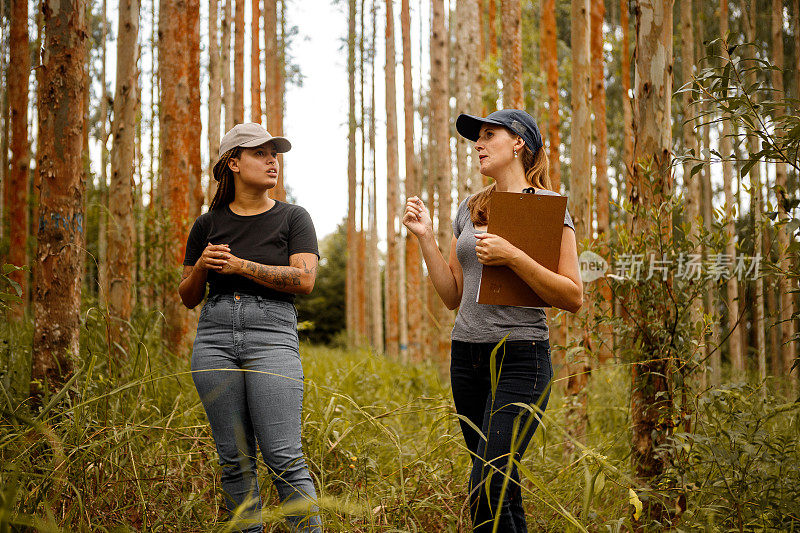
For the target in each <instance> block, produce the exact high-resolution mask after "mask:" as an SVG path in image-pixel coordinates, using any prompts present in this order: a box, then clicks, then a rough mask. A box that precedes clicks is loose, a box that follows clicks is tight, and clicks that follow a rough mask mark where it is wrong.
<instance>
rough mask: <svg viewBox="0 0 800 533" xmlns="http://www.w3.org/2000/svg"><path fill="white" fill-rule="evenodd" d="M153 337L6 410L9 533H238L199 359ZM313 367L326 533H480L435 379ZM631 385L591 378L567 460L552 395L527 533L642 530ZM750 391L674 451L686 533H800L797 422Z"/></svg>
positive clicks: (391, 366) (269, 507)
mask: <svg viewBox="0 0 800 533" xmlns="http://www.w3.org/2000/svg"><path fill="white" fill-rule="evenodd" d="M142 332H143V333H142V337H141V339H142V340H143V343H142V344H140V345H139V347H138V349H136V350H133V351H131V353H129V354H127V359H124V360H110V359H109V358H108V357H106V355H105V354H106V353H107V351H104V350H103V343H104V339H103V337H104V336H103V332H102V328H93V327H89V328H88V329H86V330H85V333H84V336H83V338H82V350H85V353H83V354H82V356H83V361H84V364H83V366H82V367H81V368H80V370H78V372H77V373H76V378H75V379H74V380H73V381H72V382H71V383H70V386H69V393H66V391H65V393H64V394H61V395H58V396H55V397H53V398H50V400H51V401H49V403H47V402H46V403H47V407H45V410H44V411H42V412H41V413H40V414H39V415H38V416H36V417H35V418H33V417H32V416H31V415H29V414H28V415H26V414H25V412H26V410H25V409H24V407H22V406H21V404H20V403H19V402H18V401H15V400H14V397H13V395H9V394H5V397H4V398H2V402H3V404H5V405H4V406H3V407H2V409H3V413H2V419H0V420H1V421H2V424H0V498H1V499H0V530H2V531H6V530H7V529H5V527H7V526H9V525H10V526H11V530H26V529H27V530H30V531H34V530H35V531H145V530H146V531H187V532H188V531H226V530H228V529H227V527H226V524H224V523H223V522H222V521H221V518H222V516H223V513H222V511H221V509H220V504H221V501H222V497H221V492H220V486H219V466H218V464H217V457H216V450H215V448H214V443H213V440H212V438H211V433H210V428H209V426H208V423H207V420H206V417H205V413H204V411H203V408H202V405H201V404H200V402H199V399H198V396H197V393H196V391H195V388H194V385H193V383H192V380H191V376H190V373H189V357H188V355H186V354H184V355H183V356H181V357H176V356H174V355H171V354H169V353H168V352H167V351H164V350H161V349H160V348H158V347H156V345H157V344H158V343H157V342H156V341H154V340H152V339H155V338H156V334H155V333H153V330H148V328H147V327H143V328H142ZM24 337H25V335H22V336H20V337H19V338H18V339H17V341H19V342H20V343H22V342H24ZM150 337H152V339H151V340H150V341H148V340H147V339H148V338H150ZM14 344H15V343H14V342H11V343H10V348H9V349H10V350H11V352H12V353H13V351H14ZM17 346H18V347H19V346H21V344H18V345H17ZM23 352H24V350H22V351H21V352H19V353H23ZM301 353H302V357H303V366H304V371H305V377H306V385H305V403H304V411H303V447H304V450H305V453H306V457H307V461H308V464H309V467H310V470H311V473H312V476H313V477H314V480H315V484H316V486H317V487H318V491H319V495H320V505H321V507H322V512H323V520H324V524H325V530H326V531H340V532H362V531H364V532H367V531H369V532H372V531H420V532H440V531H469V527H468V525H469V517H468V512H467V508H466V506H465V498H466V483H467V476H468V468H469V465H468V455H467V452H466V450H465V447H464V444H463V440H462V437H461V432H460V429H459V426H458V419H457V417H456V415H455V410H454V408H453V404H452V398H451V394H450V390H449V384H448V383H447V378H446V377H443V376H442V375H441V373H440V371H439V369H438V367H436V366H434V365H432V364H428V363H425V364H401V363H398V362H395V361H391V360H388V359H386V358H385V357H383V356H377V355H374V354H371V353H369V352H368V351H366V350H361V351H350V352H348V351H345V350H342V349H335V348H329V347H322V346H312V345H307V344H304V345H302V346H301ZM14 359H15V358H14V357H11V358H9V361H11V363H9V364H12V363H13V361H14ZM6 370H8V369H6ZM110 371H113V373H114V374H117V375H119V376H121V377H119V378H115V379H111V377H110ZM8 376H9V373H8V372H6V373H5V374H4V379H5V380H6V381H5V382H4V384H6V385H7V381H8ZM629 386H630V372H629V367H627V366H625V365H620V364H609V365H607V366H605V367H603V368H599V369H596V370H594V371H593V373H592V376H591V380H590V383H589V387H588V395H589V396H588V397H589V404H588V405H589V430H588V434H587V435H586V441H585V442H586V445H585V447H582V446H579V447H578V451H577V452H576V453H575V454H574V455H572V456H569V457H567V456H565V442H566V439H567V436H566V433H565V432H564V431H563V429H564V428H563V420H564V416H565V401H564V397H563V395H562V393H561V390H562V386H561V385H560V384H558V383H557V384H556V385H555V386H554V387H553V394H552V396H551V400H550V403H549V406H548V408H547V411H546V413H545V417H544V423H543V426H542V427H540V429H539V430H538V431H537V433H536V435H535V437H534V439H533V441H532V442H531V444H530V446H529V448H528V450H527V453H526V454H525V456H524V458H523V460H522V462H521V468H520V471H521V477H522V479H523V487H524V501H525V507H526V510H527V515H528V528H529V530H530V531H553V532H556V531H559V532H561V531H567V530H569V531H611V532H614V531H630V530H632V529H634V527H635V526H636V525H638V523H639V521H640V520H641V517H640V516H638V514H637V513H636V510H637V508H638V506H639V505H640V501H641V499H645V498H647V497H648V495H647V493H646V492H642V491H641V490H640V489H641V487H637V486H636V485H635V483H634V481H633V480H632V479H631V468H630V458H629V457H630V432H629V416H630V415H629V413H630V408H629V407H630V406H629ZM754 391H755V389H751V388H749V387H748V386H746V385H736V386H729V387H725V388H724V389H717V390H715V391H713V392H711V393H707V394H705V395H704V396H703V397H701V398H699V399H698V400H697V401H696V402H695V405H696V407H697V408H698V410H697V411H696V412H695V415H694V416H695V418H696V423H695V425H694V430H693V431H694V432H693V433H691V434H677V435H676V438H675V440H674V442H671V443H668V444H667V445H665V446H664V448H663V453H664V457H666V459H667V464H668V472H667V475H666V476H665V480H668V481H667V482H665V484H664V485H663V487H657V488H656V491H655V492H654V493H652V495H653V497H663V498H665V500H666V501H674V502H676V503H675V505H676V511H675V513H678V514H679V515H680V516H679V519H677V524H678V530H685V531H691V530H699V529H702V530H704V531H726V530H728V529H730V528H734V529H736V530H742V531H745V530H751V529H759V530H770V531H788V530H791V529H792V528H793V529H794V530H800V506H798V504H797V502H798V501H800V492H799V491H800V448H799V447H800V438H798V436H800V421H798V418H800V417H798V415H800V405H798V404H797V403H786V402H785V401H781V400H780V398H779V397H777V396H776V397H774V398H771V399H770V400H769V401H767V402H764V401H761V400H759V399H758V397H759V395H758V394H756V393H755V392H754ZM260 477H261V479H260V481H261V487H262V499H263V501H264V512H263V518H264V521H265V523H266V524H267V529H266V530H267V531H284V530H285V526H284V525H283V522H282V519H281V516H280V507H279V506H278V500H277V497H276V492H275V490H274V488H273V487H272V484H271V483H270V481H269V479H268V475H267V471H266V467H265V466H264V465H263V463H262V464H261V465H260ZM632 488H635V489H637V492H636V493H633V492H632V491H631V489H632ZM637 494H638V495H637ZM21 526H22V527H21ZM24 526H28V527H27V528H26V527H24ZM653 527H655V529H660V527H659V526H657V525H653Z"/></svg>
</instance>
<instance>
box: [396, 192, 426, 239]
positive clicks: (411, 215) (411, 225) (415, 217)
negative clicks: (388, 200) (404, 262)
mask: <svg viewBox="0 0 800 533" xmlns="http://www.w3.org/2000/svg"><path fill="white" fill-rule="evenodd" d="M403 225H404V226H405V227H407V228H408V231H410V232H411V233H413V234H414V235H416V236H417V238H420V237H424V236H425V235H426V234H430V235H432V234H433V221H432V220H431V215H430V213H429V212H428V208H427V207H425V204H424V203H422V200H420V199H419V197H417V196H412V197H411V198H409V199H408V200H406V212H405V214H403Z"/></svg>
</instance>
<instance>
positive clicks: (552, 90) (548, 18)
mask: <svg viewBox="0 0 800 533" xmlns="http://www.w3.org/2000/svg"><path fill="white" fill-rule="evenodd" d="M542 64H543V65H544V72H545V77H546V79H547V117H548V118H547V139H548V160H549V161H550V181H551V182H552V183H553V187H554V188H555V190H556V192H561V153H560V152H561V132H560V129H559V128H560V126H561V119H560V118H559V116H558V106H559V102H558V40H557V39H556V0H544V3H543V4H542Z"/></svg>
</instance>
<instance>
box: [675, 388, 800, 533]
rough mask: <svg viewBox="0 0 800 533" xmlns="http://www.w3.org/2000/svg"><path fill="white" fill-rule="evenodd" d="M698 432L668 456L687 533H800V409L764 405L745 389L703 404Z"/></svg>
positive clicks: (718, 393)
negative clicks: (683, 507) (680, 496)
mask: <svg viewBox="0 0 800 533" xmlns="http://www.w3.org/2000/svg"><path fill="white" fill-rule="evenodd" d="M698 415H699V416H698V417H697V420H698V423H697V426H696V428H695V430H694V432H692V433H677V434H676V435H675V436H674V438H673V439H672V440H671V442H670V443H669V444H668V445H667V446H665V447H664V450H663V452H664V453H665V455H667V456H668V458H669V464H670V468H669V471H668V473H667V474H668V476H670V477H672V478H673V483H674V485H675V486H676V487H678V488H679V490H680V492H681V493H682V494H683V495H684V498H685V500H686V502H688V507H687V511H686V513H685V514H684V515H683V516H682V518H681V526H682V527H681V529H682V530H686V531H688V530H694V529H705V530H708V528H709V526H710V525H711V524H713V525H714V527H713V529H712V530H715V531H733V530H735V531H756V530H757V531H797V530H798V528H800V517H798V515H797V502H799V501H800V444H798V443H800V403H789V404H782V403H779V402H778V401H776V399H775V398H770V399H769V400H767V401H762V400H760V395H759V394H758V390H757V389H754V388H752V387H748V386H744V385H739V386H729V387H723V388H719V389H715V390H713V391H711V392H710V393H709V394H708V395H705V396H704V397H702V398H701V400H700V402H699V406H698Z"/></svg>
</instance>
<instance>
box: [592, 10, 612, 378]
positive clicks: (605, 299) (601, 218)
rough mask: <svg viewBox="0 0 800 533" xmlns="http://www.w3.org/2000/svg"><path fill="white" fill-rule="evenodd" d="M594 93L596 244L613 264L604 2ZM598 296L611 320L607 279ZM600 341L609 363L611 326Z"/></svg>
mask: <svg viewBox="0 0 800 533" xmlns="http://www.w3.org/2000/svg"><path fill="white" fill-rule="evenodd" d="M591 4H592V5H591V13H590V19H591V35H590V49H591V65H592V66H591V91H592V111H593V113H594V121H593V127H594V132H595V137H594V169H595V179H596V183H597V205H596V206H595V209H596V212H597V243H598V244H599V249H600V255H602V256H603V257H604V258H605V259H606V260H607V261H609V262H610V257H608V239H609V231H610V229H611V226H610V224H611V223H610V220H609V207H610V205H611V202H610V197H609V188H608V128H607V127H606V87H605V73H604V70H603V64H604V63H603V19H604V17H605V12H606V7H605V0H591ZM598 283H599V284H600V285H599V286H598V288H597V292H598V294H599V296H600V298H599V300H598V301H596V302H595V304H596V310H597V312H598V313H599V315H600V316H601V317H605V318H608V319H610V318H611V286H610V285H609V284H608V283H607V281H606V280H605V279H601V280H598ZM598 337H599V338H598V340H599V341H600V342H599V344H598V346H596V348H595V352H596V354H597V358H598V359H599V361H600V362H601V363H602V362H605V361H608V360H609V359H610V358H611V357H612V356H613V344H614V341H613V337H612V333H611V324H610V323H608V322H606V323H603V324H601V326H600V328H599V331H598Z"/></svg>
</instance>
